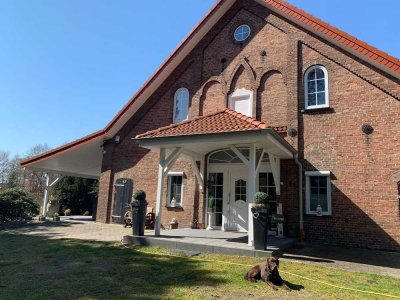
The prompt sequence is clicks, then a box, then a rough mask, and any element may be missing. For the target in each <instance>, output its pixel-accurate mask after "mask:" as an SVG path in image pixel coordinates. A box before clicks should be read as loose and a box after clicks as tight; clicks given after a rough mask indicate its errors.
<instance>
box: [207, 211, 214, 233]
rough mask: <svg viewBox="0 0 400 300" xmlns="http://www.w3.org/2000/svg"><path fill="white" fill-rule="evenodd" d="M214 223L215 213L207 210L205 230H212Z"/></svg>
mask: <svg viewBox="0 0 400 300" xmlns="http://www.w3.org/2000/svg"><path fill="white" fill-rule="evenodd" d="M214 224H215V214H214V212H213V211H209V212H208V226H207V230H214V227H213V226H214Z"/></svg>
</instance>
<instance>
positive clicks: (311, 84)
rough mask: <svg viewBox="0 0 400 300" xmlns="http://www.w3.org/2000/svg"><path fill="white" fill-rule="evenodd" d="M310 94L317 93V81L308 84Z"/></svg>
mask: <svg viewBox="0 0 400 300" xmlns="http://www.w3.org/2000/svg"><path fill="white" fill-rule="evenodd" d="M308 92H309V93H315V92H316V91H315V81H314V80H312V81H309V82H308Z"/></svg>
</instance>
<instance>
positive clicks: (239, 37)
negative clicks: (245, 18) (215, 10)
mask: <svg viewBox="0 0 400 300" xmlns="http://www.w3.org/2000/svg"><path fill="white" fill-rule="evenodd" d="M250 34H251V29H250V26H249V25H246V24H242V25H240V26H238V27H237V28H236V29H235V32H234V33H233V37H234V38H235V41H236V42H244V41H245V40H247V39H248V38H249V36H250Z"/></svg>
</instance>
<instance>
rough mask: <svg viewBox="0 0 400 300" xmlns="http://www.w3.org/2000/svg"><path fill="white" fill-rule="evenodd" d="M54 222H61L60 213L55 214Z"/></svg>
mask: <svg viewBox="0 0 400 300" xmlns="http://www.w3.org/2000/svg"><path fill="white" fill-rule="evenodd" d="M53 221H55V222H59V221H60V215H59V214H58V213H54V215H53Z"/></svg>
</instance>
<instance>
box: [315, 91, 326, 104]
mask: <svg viewBox="0 0 400 300" xmlns="http://www.w3.org/2000/svg"><path fill="white" fill-rule="evenodd" d="M317 97H318V102H317V104H318V105H323V104H326V103H325V93H318V94H317Z"/></svg>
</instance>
